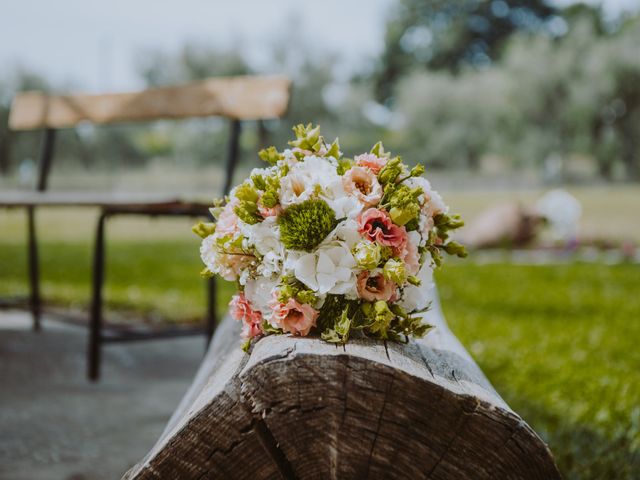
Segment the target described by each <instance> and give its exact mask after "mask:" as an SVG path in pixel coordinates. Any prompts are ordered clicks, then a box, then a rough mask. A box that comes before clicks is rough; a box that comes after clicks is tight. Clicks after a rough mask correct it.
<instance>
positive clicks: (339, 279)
mask: <svg viewBox="0 0 640 480" xmlns="http://www.w3.org/2000/svg"><path fill="white" fill-rule="evenodd" d="M288 264H289V266H290V267H293V272H294V275H295V276H296V278H297V279H298V280H300V281H301V282H302V283H304V284H305V285H306V286H307V287H309V288H310V289H311V290H313V291H314V292H317V293H319V294H320V295H324V294H326V293H331V294H335V295H346V296H347V298H357V284H356V275H355V268H356V261H355V259H354V258H353V255H352V254H351V249H350V248H349V246H348V245H347V244H346V243H345V242H332V243H330V244H327V245H323V246H320V247H319V248H318V249H317V250H316V251H315V252H313V253H305V254H301V255H299V257H298V258H293V257H292V258H291V259H290V260H288Z"/></svg>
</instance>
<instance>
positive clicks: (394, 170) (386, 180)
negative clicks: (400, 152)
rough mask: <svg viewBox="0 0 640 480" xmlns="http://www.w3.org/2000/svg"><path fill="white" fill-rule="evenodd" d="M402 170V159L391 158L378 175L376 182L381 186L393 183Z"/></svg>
mask: <svg viewBox="0 0 640 480" xmlns="http://www.w3.org/2000/svg"><path fill="white" fill-rule="evenodd" d="M402 168H403V165H402V159H401V158H400V157H395V158H392V159H391V160H389V161H388V162H387V164H386V165H385V166H384V167H382V169H381V170H380V172H379V173H378V182H380V184H381V185H387V184H390V183H395V182H396V180H397V179H398V177H399V176H400V174H401V173H402Z"/></svg>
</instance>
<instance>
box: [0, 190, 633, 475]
mask: <svg viewBox="0 0 640 480" xmlns="http://www.w3.org/2000/svg"><path fill="white" fill-rule="evenodd" d="M463 200H464V199H463ZM460 204H462V201H460ZM94 213H95V212H86V211H75V210H73V211H65V210H60V211H50V210H42V211H40V212H39V219H38V220H39V222H38V224H39V227H40V233H41V237H42V248H41V257H42V274H43V291H44V295H45V297H46V298H47V300H48V301H50V302H54V303H56V304H59V305H64V306H71V307H74V308H78V309H83V308H86V305H87V302H88V298H89V293H90V291H89V279H90V262H91V247H90V244H91V239H92V230H93V225H94V223H93V221H94V219H95V215H94ZM603 214H606V212H604V211H603ZM617 215H618V216H619V217H620V218H625V217H624V214H623V213H617ZM626 218H628V217H626ZM593 221H595V220H593ZM610 221H611V220H610ZM188 226H189V222H188V221H181V220H172V221H161V222H159V221H153V220H145V221H140V220H132V219H126V220H115V221H114V222H113V223H112V224H110V227H111V228H110V230H109V237H108V240H109V241H108V271H107V300H108V305H109V307H110V308H112V309H113V308H114V307H115V308H117V309H118V310H119V311H121V310H122V309H125V310H127V311H129V312H131V311H133V312H135V313H138V314H145V316H146V317H147V318H151V319H152V320H153V319H154V318H160V317H162V318H168V319H169V320H170V321H176V320H178V321H184V320H196V319H198V318H199V317H201V315H202V313H203V311H204V283H203V281H202V280H201V279H200V278H199V277H198V271H199V270H200V264H199V259H198V253H197V247H198V240H197V239H196V238H195V237H192V236H191V234H190V233H189V232H188ZM628 228H631V227H628ZM23 231H24V218H23V217H22V215H21V214H20V213H19V212H13V213H10V214H9V213H2V212H0V295H5V294H23V295H24V294H26V292H27V290H26V258H25V247H24V240H23ZM472 260H473V259H471V261H466V262H451V263H450V264H448V265H447V266H446V267H445V268H444V270H442V271H441V272H439V273H438V284H439V288H440V293H441V296H442V303H443V308H444V311H445V314H446V317H447V319H448V321H449V323H450V325H451V327H452V329H453V331H454V332H455V333H456V335H458V337H459V338H460V340H461V341H462V342H463V343H464V344H465V346H466V347H467V348H468V349H469V351H470V352H471V353H472V354H473V356H474V357H475V358H476V360H477V361H478V363H479V365H480V366H481V368H482V369H483V370H484V371H485V373H486V374H487V376H488V377H489V378H490V380H491V381H492V383H493V384H494V386H495V387H496V389H497V390H498V391H499V392H500V393H501V394H502V395H503V397H504V398H505V400H506V401H507V403H509V404H510V405H511V406H512V407H513V408H514V409H515V410H516V411H517V412H519V413H520V414H522V416H523V417H524V418H525V419H526V420H527V422H529V423H530V424H531V425H532V427H533V428H534V429H535V430H536V431H538V432H539V433H540V434H541V435H542V436H543V437H544V438H545V440H547V442H548V443H549V444H550V447H551V449H552V451H553V452H554V454H555V456H556V459H557V461H558V464H559V466H560V468H561V470H562V472H563V474H564V475H565V477H566V478H592V479H596V478H597V479H600V478H607V479H608V478H616V479H617V478H629V479H631V478H640V349H638V347H637V342H638V339H640V322H639V320H640V319H639V317H640V296H639V295H638V288H639V287H640V266H638V265H615V266H607V265H601V264H573V265H553V266H516V265H509V264H493V265H477V264H474V263H473V261H472ZM223 292H224V295H221V297H223V298H221V299H220V306H219V308H220V310H223V309H224V303H225V301H226V299H228V297H229V295H230V292H231V288H230V286H229V285H224V286H223ZM149 312H156V313H159V314H160V315H159V316H154V315H147V314H149ZM0 315H1V312H0Z"/></svg>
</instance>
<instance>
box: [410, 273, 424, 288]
mask: <svg viewBox="0 0 640 480" xmlns="http://www.w3.org/2000/svg"><path fill="white" fill-rule="evenodd" d="M407 282H409V283H410V284H411V285H414V286H416V287H419V286H420V285H421V284H422V280H420V279H419V278H418V277H416V276H414V275H409V276H408V277H407Z"/></svg>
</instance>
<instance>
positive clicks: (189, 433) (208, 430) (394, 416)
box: [124, 301, 560, 480]
mask: <svg viewBox="0 0 640 480" xmlns="http://www.w3.org/2000/svg"><path fill="white" fill-rule="evenodd" d="M425 317H426V320H427V321H428V322H429V323H431V324H433V325H435V326H436V328H435V329H434V330H433V331H432V332H431V333H429V334H428V335H427V337H426V338H425V339H422V340H419V341H412V342H410V343H409V344H407V345H403V344H397V343H392V342H389V343H387V344H386V345H385V344H383V343H380V342H375V341H370V340H352V341H350V342H349V343H348V344H347V345H345V346H344V347H343V346H335V345H331V344H327V343H325V342H323V341H321V340H319V339H313V338H299V337H290V336H268V337H266V338H264V339H262V340H260V341H259V342H257V344H256V345H255V346H254V348H253V350H252V351H251V353H250V355H249V354H245V353H244V352H242V351H241V349H240V348H239V341H238V331H239V325H238V324H237V323H236V322H234V321H233V320H232V319H230V318H226V319H225V320H224V322H223V323H222V324H221V325H220V327H219V329H218V331H217V333H216V335H215V336H214V339H213V341H212V343H211V347H210V348H209V351H208V353H207V355H206V357H205V359H204V361H203V363H202V365H201V367H200V370H199V372H198V374H197V375H196V378H195V380H194V382H193V384H192V386H191V388H190V389H189V391H188V392H187V394H186V395H185V397H184V398H183V400H182V402H181V403H180V405H179V406H178V408H177V409H176V411H175V413H174V415H173V417H172V418H171V420H170V421H169V423H168V425H167V427H166V429H165V431H164V433H163V434H162V436H161V437H160V439H159V440H158V442H157V443H156V445H155V446H154V447H153V449H152V450H151V451H150V452H149V454H148V455H147V456H146V457H145V458H144V460H142V461H141V462H140V463H139V464H137V465H136V466H134V467H133V468H132V469H131V470H130V471H129V472H127V474H126V475H125V476H124V478H125V479H129V480H131V479H136V480H138V479H178V478H179V479H205V478H207V479H209V478H211V479H213V478H225V479H231V478H250V479H252V480H259V479H272V478H287V479H288V478H300V479H315V478H318V479H325V478H333V479H362V478H408V479H418V478H433V479H481V478H487V479H500V478H509V479H515V478H522V479H537V478H539V479H555V478H560V474H559V473H558V470H557V467H556V465H555V463H554V460H553V457H552V455H551V453H550V451H549V449H548V448H547V446H546V445H545V444H544V443H543V441H542V440H541V439H540V438H539V437H538V436H537V435H536V433H535V432H534V431H533V430H532V429H531V428H530V427H529V426H528V425H527V424H526V423H525V422H524V421H523V420H522V419H521V418H520V417H519V416H518V415H517V414H516V413H514V412H513V411H512V410H511V409H510V408H509V406H507V404H506V403H505V402H504V400H502V398H500V396H499V395H498V394H497V393H496V391H495V390H494V389H493V387H492V386H491V385H490V383H489V382H488V380H487V379H486V377H485V376H484V374H483V373H482V372H481V370H480V369H479V368H478V366H477V365H476V363H475V362H474V361H473V359H472V358H471V356H470V355H469V354H468V353H467V351H466V350H465V349H464V347H463V346H462V345H461V344H460V342H459V341H458V340H457V338H456V337H455V336H454V335H453V334H452V333H451V331H450V330H449V329H448V327H447V325H446V322H445V321H444V318H443V316H442V313H441V309H440V306H439V305H438V303H437V301H436V302H434V305H433V309H432V310H431V311H430V312H427V313H426V314H425Z"/></svg>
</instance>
